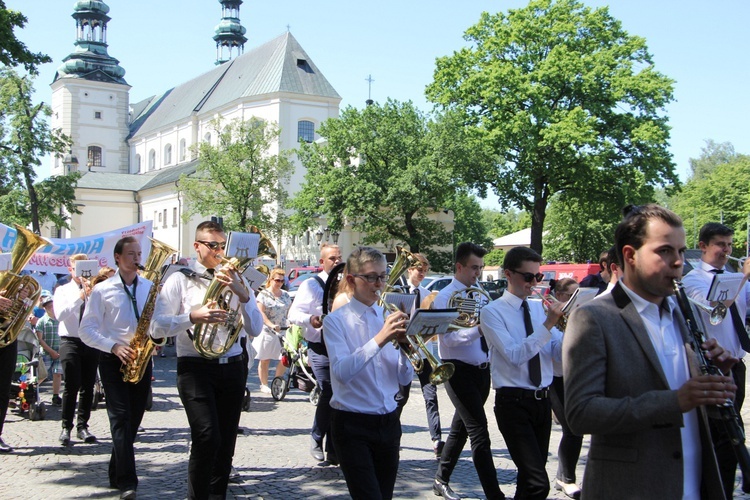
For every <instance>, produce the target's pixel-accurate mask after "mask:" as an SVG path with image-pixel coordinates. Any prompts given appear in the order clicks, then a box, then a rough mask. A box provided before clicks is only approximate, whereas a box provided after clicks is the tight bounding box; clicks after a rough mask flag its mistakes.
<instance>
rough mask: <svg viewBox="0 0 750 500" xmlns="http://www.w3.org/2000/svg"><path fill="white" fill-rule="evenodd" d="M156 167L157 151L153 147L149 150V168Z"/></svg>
mask: <svg viewBox="0 0 750 500" xmlns="http://www.w3.org/2000/svg"><path fill="white" fill-rule="evenodd" d="M155 168H156V151H154V150H153V149H152V150H151V151H149V152H148V169H149V170H153V169H155Z"/></svg>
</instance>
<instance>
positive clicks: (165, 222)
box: [162, 208, 167, 227]
mask: <svg viewBox="0 0 750 500" xmlns="http://www.w3.org/2000/svg"><path fill="white" fill-rule="evenodd" d="M162 227H167V209H166V208H165V209H164V225H163V226H162Z"/></svg>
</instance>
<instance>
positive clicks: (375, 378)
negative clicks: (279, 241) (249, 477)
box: [325, 247, 414, 499]
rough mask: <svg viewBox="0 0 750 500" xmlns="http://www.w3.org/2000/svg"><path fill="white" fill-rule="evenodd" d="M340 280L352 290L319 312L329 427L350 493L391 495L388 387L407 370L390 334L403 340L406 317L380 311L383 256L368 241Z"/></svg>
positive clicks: (394, 463)
mask: <svg viewBox="0 0 750 500" xmlns="http://www.w3.org/2000/svg"><path fill="white" fill-rule="evenodd" d="M346 267H347V269H348V274H347V275H346V277H345V279H346V281H347V284H348V286H349V289H351V290H353V294H352V298H351V300H350V301H349V303H348V304H345V305H343V306H341V307H340V308H338V309H336V310H335V311H334V312H332V313H331V314H329V315H328V316H326V318H325V336H326V347H327V348H328V353H329V357H330V363H331V365H330V366H331V383H332V385H333V398H332V399H331V408H332V421H331V434H332V437H333V440H334V442H335V445H336V452H337V453H338V458H339V461H340V463H341V470H342V472H343V473H344V478H345V479H346V485H347V487H348V488H349V494H350V495H351V496H352V498H355V499H360V498H382V499H389V498H392V497H393V488H394V485H395V483H396V474H397V472H398V462H399V446H400V443H401V422H400V420H399V415H400V411H399V410H398V409H397V403H396V399H395V396H396V393H397V392H398V389H399V386H400V385H406V384H407V383H408V382H410V381H411V380H412V378H413V377H414V369H413V368H412V366H411V363H410V362H409V360H408V358H407V357H406V355H404V354H403V353H402V350H401V349H394V348H393V345H392V344H391V341H392V340H401V341H403V340H404V335H405V333H406V323H407V320H408V318H407V316H406V315H405V314H404V313H402V312H395V313H391V314H388V316H387V317H386V318H385V319H384V314H383V308H382V307H381V306H380V305H379V304H378V298H379V293H380V292H382V290H383V287H384V286H385V282H386V280H387V279H388V275H387V274H386V269H387V268H386V262H385V256H384V255H383V254H382V253H380V252H379V251H378V250H376V249H374V248H370V247H359V248H357V249H355V250H354V251H353V252H352V253H351V255H350V256H349V258H348V259H347V262H346Z"/></svg>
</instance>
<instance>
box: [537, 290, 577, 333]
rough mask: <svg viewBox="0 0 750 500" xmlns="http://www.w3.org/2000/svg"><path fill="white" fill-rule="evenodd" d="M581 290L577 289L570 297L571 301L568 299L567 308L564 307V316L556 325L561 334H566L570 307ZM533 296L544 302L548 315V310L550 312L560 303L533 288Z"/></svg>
mask: <svg viewBox="0 0 750 500" xmlns="http://www.w3.org/2000/svg"><path fill="white" fill-rule="evenodd" d="M579 290H580V288H576V290H575V291H574V292H573V293H572V294H571V295H570V299H568V301H567V302H566V303H565V306H564V307H563V313H562V316H560V319H558V320H557V323H555V328H557V329H558V330H560V331H561V332H565V328H566V327H567V326H568V316H570V313H571V310H570V306H571V305H573V303H574V302H575V301H574V299H575V298H576V296H577V295H578V291H579ZM531 294H532V295H533V296H534V297H536V298H538V299H539V300H541V301H542V307H543V308H544V314H547V310H549V308H550V306H551V305H552V304H555V303H557V302H560V301H559V300H558V299H557V298H556V297H554V296H552V295H549V296H547V297H545V296H544V294H542V293H541V292H540V291H539V289H538V288H532V289H531Z"/></svg>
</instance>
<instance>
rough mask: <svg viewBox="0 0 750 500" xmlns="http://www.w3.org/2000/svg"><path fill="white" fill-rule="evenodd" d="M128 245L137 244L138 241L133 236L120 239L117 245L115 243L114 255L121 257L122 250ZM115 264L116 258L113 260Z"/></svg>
mask: <svg viewBox="0 0 750 500" xmlns="http://www.w3.org/2000/svg"><path fill="white" fill-rule="evenodd" d="M128 243H138V240H137V239H136V238H135V236H125V237H124V238H120V239H119V240H118V241H117V243H115V251H114V254H115V255H122V250H123V249H124V248H125V245H127V244H128ZM115 262H117V258H115Z"/></svg>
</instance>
